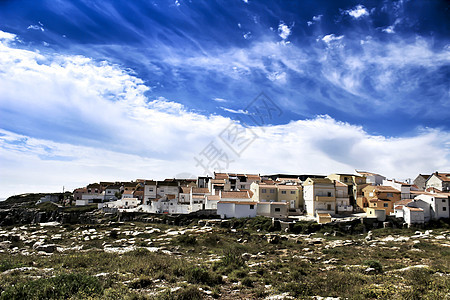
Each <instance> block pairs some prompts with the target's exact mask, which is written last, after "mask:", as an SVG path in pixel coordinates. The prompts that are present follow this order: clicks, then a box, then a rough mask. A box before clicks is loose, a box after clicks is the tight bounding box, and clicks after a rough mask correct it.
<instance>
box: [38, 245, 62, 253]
mask: <svg viewBox="0 0 450 300" xmlns="http://www.w3.org/2000/svg"><path fill="white" fill-rule="evenodd" d="M34 249H35V250H36V251H44V252H46V253H53V252H55V251H56V250H57V249H56V245H55V244H47V245H39V246H37V247H36V248H34Z"/></svg>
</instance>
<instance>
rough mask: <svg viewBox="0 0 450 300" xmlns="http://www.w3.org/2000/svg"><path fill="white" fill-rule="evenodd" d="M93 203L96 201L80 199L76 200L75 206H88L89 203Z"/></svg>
mask: <svg viewBox="0 0 450 300" xmlns="http://www.w3.org/2000/svg"><path fill="white" fill-rule="evenodd" d="M93 202H94V200H92V199H78V200H75V206H86V205H88V204H89V203H93Z"/></svg>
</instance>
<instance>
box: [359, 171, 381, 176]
mask: <svg viewBox="0 0 450 300" xmlns="http://www.w3.org/2000/svg"><path fill="white" fill-rule="evenodd" d="M355 171H356V173H359V174H362V175H374V176H381V177H384V176H383V175H380V174H377V173H372V172H366V171H358V170H355Z"/></svg>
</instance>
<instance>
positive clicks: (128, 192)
mask: <svg viewBox="0 0 450 300" xmlns="http://www.w3.org/2000/svg"><path fill="white" fill-rule="evenodd" d="M133 192H134V191H131V190H130V191H124V192H123V193H124V194H127V195H133Z"/></svg>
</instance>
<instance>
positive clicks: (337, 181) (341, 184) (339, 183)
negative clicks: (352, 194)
mask: <svg viewBox="0 0 450 300" xmlns="http://www.w3.org/2000/svg"><path fill="white" fill-rule="evenodd" d="M335 184H336V186H345V187H347V185H346V184H344V183H342V182H340V181H339V180H336V181H335Z"/></svg>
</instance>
